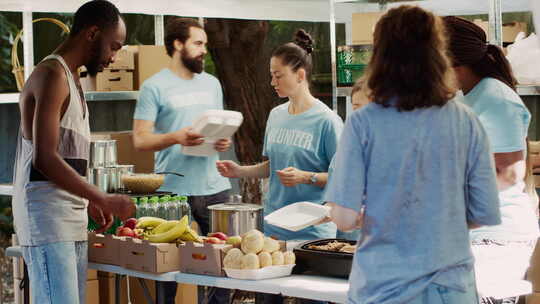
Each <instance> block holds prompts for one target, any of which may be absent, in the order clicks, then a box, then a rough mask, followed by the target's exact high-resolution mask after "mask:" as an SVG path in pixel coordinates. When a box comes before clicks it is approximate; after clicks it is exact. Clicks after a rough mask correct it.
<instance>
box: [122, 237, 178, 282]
mask: <svg viewBox="0 0 540 304" xmlns="http://www.w3.org/2000/svg"><path fill="white" fill-rule="evenodd" d="M120 255H121V259H122V265H121V266H123V267H125V268H127V269H133V270H139V271H145V272H152V273H162V272H169V271H178V270H180V265H181V263H180V260H181V259H180V249H179V248H178V245H177V244H176V243H150V242H148V241H145V240H140V239H134V238H130V237H128V238H126V239H125V240H124V241H122V242H121V245H120Z"/></svg>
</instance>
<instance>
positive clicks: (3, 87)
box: [0, 13, 22, 93]
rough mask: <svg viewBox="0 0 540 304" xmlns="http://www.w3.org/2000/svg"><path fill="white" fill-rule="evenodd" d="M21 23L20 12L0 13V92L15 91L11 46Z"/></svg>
mask: <svg viewBox="0 0 540 304" xmlns="http://www.w3.org/2000/svg"><path fill="white" fill-rule="evenodd" d="M17 19H19V20H17ZM17 21H19V22H17ZM21 24H22V15H21V14H18V13H0V93H8V92H15V91H17V84H16V83H15V77H14V76H13V74H12V73H11V70H12V67H11V46H12V45H13V40H14V39H15V36H16V35H17V32H18V31H19V28H20V27H21Z"/></svg>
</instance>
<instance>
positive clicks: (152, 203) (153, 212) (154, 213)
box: [146, 196, 159, 217]
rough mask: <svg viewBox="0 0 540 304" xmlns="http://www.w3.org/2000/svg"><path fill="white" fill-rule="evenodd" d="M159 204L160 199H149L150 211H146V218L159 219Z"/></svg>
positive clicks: (154, 197)
mask: <svg viewBox="0 0 540 304" xmlns="http://www.w3.org/2000/svg"><path fill="white" fill-rule="evenodd" d="M158 204H159V197H157V196H152V197H151V198H150V199H148V209H147V211H146V216H154V217H158V214H157V211H158V210H157V209H158Z"/></svg>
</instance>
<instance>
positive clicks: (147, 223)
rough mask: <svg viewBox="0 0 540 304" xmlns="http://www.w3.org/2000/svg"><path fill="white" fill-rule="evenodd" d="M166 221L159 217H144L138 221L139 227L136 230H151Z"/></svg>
mask: <svg viewBox="0 0 540 304" xmlns="http://www.w3.org/2000/svg"><path fill="white" fill-rule="evenodd" d="M165 222H166V220H164V219H162V218H159V217H153V216H143V217H141V218H139V219H137V226H135V228H141V229H144V230H151V229H154V228H156V227H157V226H159V225H160V224H163V223H165Z"/></svg>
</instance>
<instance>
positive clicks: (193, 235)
mask: <svg viewBox="0 0 540 304" xmlns="http://www.w3.org/2000/svg"><path fill="white" fill-rule="evenodd" d="M179 241H184V242H195V243H202V242H203V241H202V239H201V237H200V236H199V235H198V234H197V232H196V231H195V230H193V229H191V228H190V227H187V228H186V231H184V233H183V234H182V235H181V236H180V237H179V238H178V239H177V240H176V242H177V243H178V242H179Z"/></svg>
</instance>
